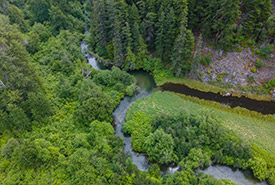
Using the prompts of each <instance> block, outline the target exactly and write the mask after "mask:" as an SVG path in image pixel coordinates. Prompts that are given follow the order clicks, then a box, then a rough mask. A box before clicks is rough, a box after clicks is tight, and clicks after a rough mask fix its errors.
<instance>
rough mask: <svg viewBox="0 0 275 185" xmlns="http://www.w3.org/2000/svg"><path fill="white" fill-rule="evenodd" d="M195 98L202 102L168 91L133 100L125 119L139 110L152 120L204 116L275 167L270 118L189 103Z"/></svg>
mask: <svg viewBox="0 0 275 185" xmlns="http://www.w3.org/2000/svg"><path fill="white" fill-rule="evenodd" d="M194 99H195V101H197V102H200V103H201V102H202V101H204V100H200V99H197V98H193V97H187V96H184V95H180V96H178V94H173V93H170V92H156V93H155V94H154V95H152V96H150V97H147V98H146V99H145V100H142V99H140V100H138V101H136V102H135V103H134V104H133V106H132V107H131V108H130V109H129V111H128V112H127V116H126V120H131V116H133V115H134V114H135V112H139V111H142V112H145V113H146V114H148V115H150V116H152V117H158V116H165V115H166V116H172V115H176V114H177V113H184V114H191V115H201V114H203V113H204V114H207V115H209V116H210V117H211V115H212V116H214V117H215V118H217V119H218V120H219V122H220V123H221V125H222V126H224V127H225V128H227V129H228V130H230V131H233V132H234V133H236V134H237V135H238V136H240V137H242V138H244V139H245V140H246V141H247V142H249V143H250V144H251V150H252V152H253V158H255V157H256V158H261V159H262V160H263V161H265V163H266V165H267V167H268V169H269V170H272V169H273V168H275V164H274V160H275V145H274V143H275V135H274V133H275V127H274V123H275V122H274V117H273V118H272V117H270V120H269V119H268V116H267V117H264V119H261V118H260V114H259V115H258V116H256V115H254V116H255V117H250V116H247V115H241V114H238V113H236V112H234V111H237V110H242V109H241V108H237V109H235V110H234V109H231V108H229V107H228V106H223V105H220V106H218V107H215V106H217V105H214V104H215V102H210V101H206V100H205V101H204V102H203V103H204V104H207V103H210V104H212V105H213V107H209V106H204V105H200V104H198V103H194V102H192V100H193V101H194ZM203 103H201V104H203ZM214 107H215V108H214ZM231 110H232V111H231ZM244 112H246V111H244ZM272 119H273V121H272ZM270 173H271V171H270ZM270 178H271V177H270Z"/></svg>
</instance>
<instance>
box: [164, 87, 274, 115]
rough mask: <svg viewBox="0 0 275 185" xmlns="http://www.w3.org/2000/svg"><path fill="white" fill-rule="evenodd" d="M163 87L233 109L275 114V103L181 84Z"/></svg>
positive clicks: (166, 89)
mask: <svg viewBox="0 0 275 185" xmlns="http://www.w3.org/2000/svg"><path fill="white" fill-rule="evenodd" d="M161 87H162V89H163V90H165V91H172V92H176V93H181V94H184V95H188V96H193V97H197V98H200V99H204V100H210V101H215V102H219V103H221V104H223V105H229V106H230V107H232V108H234V107H238V106H239V107H243V108H246V109H248V110H251V111H256V112H260V113H262V114H275V102H270V101H258V100H253V99H249V98H246V97H244V96H242V97H240V98H239V97H236V96H223V95H220V94H217V93H212V92H203V91H199V90H196V89H191V88H189V87H187V86H185V85H181V84H173V83H166V84H164V85H162V86H161Z"/></svg>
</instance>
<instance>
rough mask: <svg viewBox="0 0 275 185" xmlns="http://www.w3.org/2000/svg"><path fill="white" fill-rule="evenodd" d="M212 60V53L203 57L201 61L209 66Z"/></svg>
mask: <svg viewBox="0 0 275 185" xmlns="http://www.w3.org/2000/svg"><path fill="white" fill-rule="evenodd" d="M211 62H212V57H211V55H206V56H204V57H203V58H202V59H201V63H202V64H203V65H204V66H209V65H210V64H211Z"/></svg>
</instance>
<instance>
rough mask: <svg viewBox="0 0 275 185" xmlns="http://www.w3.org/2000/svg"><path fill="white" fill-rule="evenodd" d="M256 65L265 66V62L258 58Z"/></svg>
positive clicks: (258, 66)
mask: <svg viewBox="0 0 275 185" xmlns="http://www.w3.org/2000/svg"><path fill="white" fill-rule="evenodd" d="M255 66H256V67H257V68H262V67H264V62H263V61H262V60H259V59H257V60H256V63H255Z"/></svg>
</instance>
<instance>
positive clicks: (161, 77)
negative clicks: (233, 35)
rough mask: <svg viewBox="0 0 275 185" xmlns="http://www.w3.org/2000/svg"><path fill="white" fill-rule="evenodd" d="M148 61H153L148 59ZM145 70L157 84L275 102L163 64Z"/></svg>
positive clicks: (104, 63) (101, 61)
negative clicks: (180, 73)
mask: <svg viewBox="0 0 275 185" xmlns="http://www.w3.org/2000/svg"><path fill="white" fill-rule="evenodd" d="M89 53H90V54H91V55H92V56H94V57H95V58H96V60H97V62H99V63H100V64H101V65H103V66H105V67H107V68H110V67H111V66H113V65H114V64H113V63H112V62H111V61H106V60H104V59H103V58H101V57H100V56H98V55H97V54H95V53H93V52H91V51H89ZM146 62H151V61H150V60H146ZM144 66H145V64H144ZM143 70H145V71H147V72H151V74H152V76H153V77H154V80H155V82H156V85H157V86H162V85H164V84H166V83H173V84H180V85H185V86H187V87H189V88H191V89H196V90H199V91H202V92H212V93H216V94H220V95H223V96H236V97H239V98H240V97H242V96H243V97H246V98H249V99H252V100H258V101H274V102H275V100H274V99H272V97H271V96H270V95H268V94H256V93H253V92H250V91H241V90H238V89H236V88H233V87H230V88H223V87H220V86H218V85H212V84H209V83H206V82H201V81H199V80H193V79H190V78H186V77H180V78H177V77H174V76H173V74H172V72H171V71H170V70H169V69H167V68H165V66H164V65H162V64H152V66H151V68H149V69H147V68H146V67H143Z"/></svg>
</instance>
